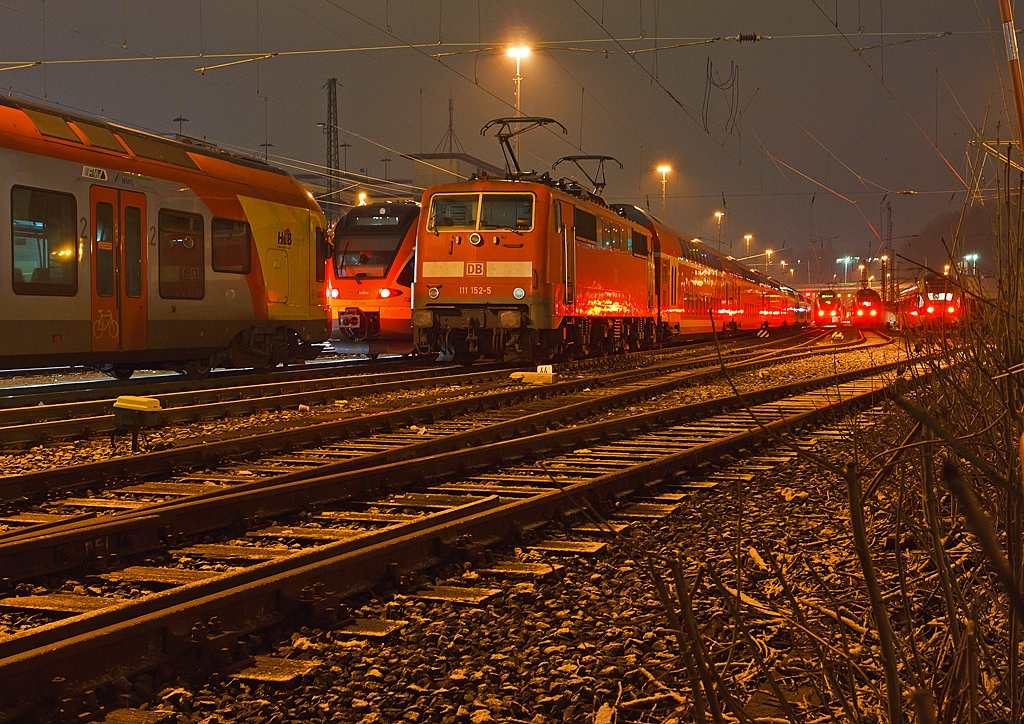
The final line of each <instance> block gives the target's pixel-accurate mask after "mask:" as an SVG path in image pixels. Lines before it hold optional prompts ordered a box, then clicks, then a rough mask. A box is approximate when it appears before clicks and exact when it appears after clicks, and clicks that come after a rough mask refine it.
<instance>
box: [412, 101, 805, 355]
mask: <svg viewBox="0 0 1024 724" xmlns="http://www.w3.org/2000/svg"><path fill="white" fill-rule="evenodd" d="M548 123H556V122H555V121H553V120H551V119H546V118H532V117H522V118H503V119H497V120H496V121H491V123H489V124H488V125H487V126H485V127H484V130H485V131H486V130H487V129H488V128H490V127H491V126H493V125H498V124H500V129H499V132H498V138H499V141H501V144H502V148H503V151H504V152H505V156H506V163H507V166H508V168H509V173H508V176H507V177H506V179H503V180H492V179H488V178H486V176H485V177H482V178H477V177H474V178H472V179H470V180H469V181H467V182H463V183H456V184H447V185H443V186H434V187H431V188H429V189H427V191H426V192H425V193H424V196H423V213H422V214H421V221H420V223H419V233H418V237H417V262H416V264H417V275H416V284H415V287H414V289H415V293H414V297H413V312H412V325H413V333H414V339H415V343H416V348H417V350H418V351H419V352H421V353H423V354H429V353H437V354H438V355H439V357H440V358H441V359H448V360H450V359H456V358H461V359H464V360H468V359H472V358H475V357H477V356H481V355H486V356H490V357H496V358H531V359H543V358H551V357H564V356H568V357H572V356H578V355H585V354H589V353H592V352H611V351H619V350H626V349H638V348H647V347H650V346H653V345H654V344H656V343H658V342H659V341H661V340H662V339H665V338H668V337H672V336H674V335H693V334H710V333H711V332H713V331H715V329H716V328H717V327H718V325H719V324H721V326H722V327H723V328H730V327H732V328H735V327H739V326H744V325H745V326H755V327H759V326H782V325H784V324H792V323H797V322H798V321H800V318H801V317H802V315H803V313H804V311H805V310H804V307H803V302H802V299H801V298H800V297H799V295H798V294H797V293H796V292H794V291H793V290H789V289H787V288H784V287H782V286H781V285H779V284H778V283H776V282H774V281H772V280H769V279H767V278H766V277H763V276H761V275H759V274H757V273H755V272H752V271H751V270H749V269H747V268H745V267H743V266H742V265H740V264H739V263H738V262H735V261H733V260H731V259H727V258H723V257H721V256H720V255H718V254H715V253H714V252H713V251H712V250H710V249H708V248H707V247H706V246H705V245H704V244H703V243H702V242H700V241H699V240H684V239H683V238H682V237H680V236H679V235H678V234H677V233H676V232H674V231H672V230H671V229H669V228H668V227H666V226H664V225H663V224H661V223H660V222H658V221H656V220H655V219H654V218H653V217H651V216H650V215H649V214H646V213H644V212H642V211H641V210H640V209H637V208H636V207H609V206H607V205H606V204H605V203H604V201H603V200H602V199H601V198H600V196H598V195H596V194H594V193H591V192H589V191H587V190H586V189H584V188H583V187H582V186H580V185H579V184H577V183H576V182H575V181H572V180H568V179H562V180H561V181H557V182H555V181H553V180H552V179H551V178H550V177H549V176H548V175H547V174H546V173H545V174H543V175H537V174H535V173H529V174H527V173H523V172H522V171H521V170H520V168H519V165H518V160H517V159H516V157H515V154H514V153H513V151H512V147H511V144H510V142H509V140H510V139H511V138H512V137H513V136H515V135H517V134H518V133H521V132H523V131H525V130H529V129H530V128H536V127H538V126H540V125H545V124H548ZM513 125H518V128H517V129H516V130H512V126H513ZM559 125H560V124H559ZM609 158H610V157H580V156H577V157H569V160H573V161H576V162H577V165H579V163H578V162H579V161H580V160H583V159H591V160H598V162H599V170H598V176H599V177H601V178H602V181H601V182H598V181H596V180H595V179H594V178H591V177H590V176H589V174H588V178H589V180H590V181H591V182H592V183H593V185H594V187H595V191H596V192H597V193H599V192H600V190H601V188H602V187H603V185H604V184H603V166H601V165H600V164H603V161H604V160H607V159H609ZM556 165H557V164H556ZM584 173H586V172H584Z"/></svg>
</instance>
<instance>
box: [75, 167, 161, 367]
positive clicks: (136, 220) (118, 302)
mask: <svg viewBox="0 0 1024 724" xmlns="http://www.w3.org/2000/svg"><path fill="white" fill-rule="evenodd" d="M89 197H90V202H89V206H90V217H91V224H90V227H91V229H92V249H91V252H92V253H91V257H92V265H91V276H92V349H93V351H94V352H114V351H120V350H140V349H145V348H146V345H147V342H148V308H147V302H146V243H145V240H146V237H145V229H146V197H145V196H144V195H143V194H140V193H135V192H133V191H121V190H118V189H111V188H104V187H102V186H93V187H92V188H91V189H90V193H89Z"/></svg>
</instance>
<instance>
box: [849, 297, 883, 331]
mask: <svg viewBox="0 0 1024 724" xmlns="http://www.w3.org/2000/svg"><path fill="white" fill-rule="evenodd" d="M885 321H886V314H885V305H884V304H882V297H881V296H879V294H878V292H876V291H875V290H874V289H858V290H857V293H856V294H855V295H854V297H853V308H852V309H851V311H850V324H852V325H853V326H854V327H882V326H883V325H885Z"/></svg>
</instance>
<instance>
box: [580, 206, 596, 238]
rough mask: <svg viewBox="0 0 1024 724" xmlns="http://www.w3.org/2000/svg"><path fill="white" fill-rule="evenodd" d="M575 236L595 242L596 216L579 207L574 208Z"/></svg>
mask: <svg viewBox="0 0 1024 724" xmlns="http://www.w3.org/2000/svg"><path fill="white" fill-rule="evenodd" d="M576 238H577V239H583V240H584V241H589V242H590V243H592V244H596V243H597V217H596V216H594V215H593V214H591V213H589V212H587V211H584V210H583V209H579V208H577V209H576Z"/></svg>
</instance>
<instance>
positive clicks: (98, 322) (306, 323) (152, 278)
mask: <svg viewBox="0 0 1024 724" xmlns="http://www.w3.org/2000/svg"><path fill="white" fill-rule="evenodd" d="M0 168H3V169H4V174H3V177H2V184H3V189H2V193H0V228H3V229H9V230H10V236H9V237H8V239H7V241H5V242H4V241H0V340H3V341H2V342H0V366H2V367H7V368H10V367H24V366H41V365H91V366H95V367H98V368H100V369H102V370H105V371H107V372H110V373H111V374H114V375H115V376H118V377H127V376H130V375H131V373H132V372H133V371H134V370H136V369H139V368H143V367H144V368H150V369H151V368H168V369H177V370H185V371H188V372H190V373H192V374H194V375H197V376H202V375H204V374H206V373H207V372H208V371H209V369H210V367H211V366H212V365H214V364H228V363H230V364H234V365H238V366H254V367H268V366H272V365H275V364H278V363H281V362H290V361H299V360H303V359H308V358H310V357H315V356H316V355H317V354H318V353H319V351H320V348H319V347H318V346H317V343H321V342H323V341H325V340H326V339H327V337H328V334H329V321H328V317H327V312H326V309H325V307H326V305H325V304H324V300H323V297H322V285H323V279H324V273H325V262H326V255H327V248H328V244H327V240H326V234H325V229H326V221H325V219H324V215H323V213H322V212H321V211H320V208H319V206H318V205H317V204H316V202H315V201H314V200H313V197H312V195H311V194H310V193H309V192H308V191H306V190H305V189H304V188H302V186H300V185H299V183H298V182H297V181H296V180H295V179H294V178H292V177H291V176H290V175H289V174H288V173H286V172H285V171H282V170H280V169H277V168H274V167H272V166H269V165H267V164H265V163H263V162H260V161H257V160H253V159H249V158H242V157H239V156H235V155H232V154H229V153H226V152H224V151H222V150H219V149H217V148H215V147H213V146H210V145H209V144H206V143H204V142H200V141H193V140H188V139H179V140H171V139H168V138H164V137H161V136H156V135H153V134H150V133H144V132H142V131H138V130H134V129H130V128H127V127H125V126H121V125H117V124H114V123H109V122H106V121H103V120H100V119H96V118H90V117H86V116H83V115H79V114H72V113H68V112H67V111H65V110H64V109H59V108H54V107H52V106H46V105H41V104H36V103H30V102H27V101H22V100H19V99H14V98H10V97H0Z"/></svg>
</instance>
